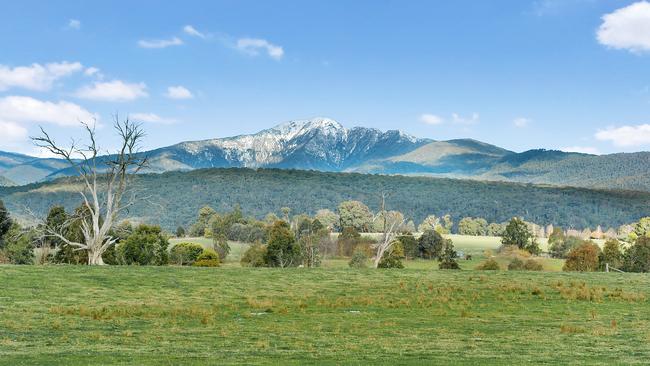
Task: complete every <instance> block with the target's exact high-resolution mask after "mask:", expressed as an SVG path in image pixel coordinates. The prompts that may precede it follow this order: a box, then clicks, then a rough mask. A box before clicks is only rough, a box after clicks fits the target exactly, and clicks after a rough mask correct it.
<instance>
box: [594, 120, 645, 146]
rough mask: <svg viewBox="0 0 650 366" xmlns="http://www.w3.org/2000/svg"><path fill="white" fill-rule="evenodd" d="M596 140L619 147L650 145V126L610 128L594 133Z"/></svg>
mask: <svg viewBox="0 0 650 366" xmlns="http://www.w3.org/2000/svg"><path fill="white" fill-rule="evenodd" d="M595 136H596V139H598V140H601V141H611V142H612V143H613V144H614V145H616V146H620V147H631V146H640V145H650V124H642V125H636V126H622V127H610V128H607V129H604V130H598V132H596V135H595Z"/></svg>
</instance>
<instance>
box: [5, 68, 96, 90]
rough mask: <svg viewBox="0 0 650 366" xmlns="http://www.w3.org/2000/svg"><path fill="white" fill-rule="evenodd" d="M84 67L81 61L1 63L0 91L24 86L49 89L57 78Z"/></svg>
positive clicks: (32, 88)
mask: <svg viewBox="0 0 650 366" xmlns="http://www.w3.org/2000/svg"><path fill="white" fill-rule="evenodd" d="M82 69H83V65H81V63H79V62H53V63H48V64H45V65H41V64H37V63H35V64H32V65H30V66H17V67H14V68H11V67H9V66H5V65H0V91H4V90H7V89H9V88H23V89H28V90H34V91H47V90H50V89H51V88H52V85H53V84H54V82H56V81H57V80H59V79H61V78H63V77H66V76H69V75H72V74H74V73H76V72H78V71H81V70H82Z"/></svg>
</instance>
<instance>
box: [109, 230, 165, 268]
mask: <svg viewBox="0 0 650 366" xmlns="http://www.w3.org/2000/svg"><path fill="white" fill-rule="evenodd" d="M168 246H169V241H168V240H167V237H166V236H165V235H164V234H163V233H162V230H161V229H160V226H152V225H140V226H138V227H137V228H135V230H134V231H133V233H132V234H131V235H129V236H128V238H126V240H125V241H124V242H123V243H120V244H119V246H118V247H117V252H118V256H119V260H120V261H121V262H123V263H124V264H139V265H142V266H146V265H156V266H162V265H165V264H167V262H168V261H169V255H168V253H167V247H168Z"/></svg>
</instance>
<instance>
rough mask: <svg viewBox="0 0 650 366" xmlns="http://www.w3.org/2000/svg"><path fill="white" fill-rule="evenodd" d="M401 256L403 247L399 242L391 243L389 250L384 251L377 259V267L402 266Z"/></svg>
mask: <svg viewBox="0 0 650 366" xmlns="http://www.w3.org/2000/svg"><path fill="white" fill-rule="evenodd" d="M402 258H404V248H402V244H400V243H399V242H397V243H395V244H393V246H392V247H391V248H390V250H388V251H386V252H384V255H383V256H382V257H381V260H380V261H379V265H378V266H377V267H378V268H399V269H402V268H404V265H403V264H402Z"/></svg>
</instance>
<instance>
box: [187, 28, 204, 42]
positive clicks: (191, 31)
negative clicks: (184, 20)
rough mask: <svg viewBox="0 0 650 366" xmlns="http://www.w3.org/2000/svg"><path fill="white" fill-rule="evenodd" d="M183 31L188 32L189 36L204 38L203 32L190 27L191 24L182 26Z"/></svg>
mask: <svg viewBox="0 0 650 366" xmlns="http://www.w3.org/2000/svg"><path fill="white" fill-rule="evenodd" d="M183 32H185V34H188V35H190V36H194V37H199V38H203V39H205V38H206V35H205V34H204V33H201V32H199V31H198V30H196V28H194V27H192V26H191V25H186V26H184V27H183Z"/></svg>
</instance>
